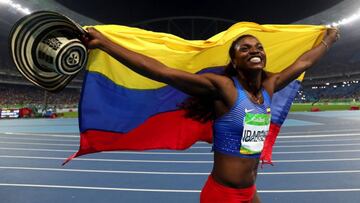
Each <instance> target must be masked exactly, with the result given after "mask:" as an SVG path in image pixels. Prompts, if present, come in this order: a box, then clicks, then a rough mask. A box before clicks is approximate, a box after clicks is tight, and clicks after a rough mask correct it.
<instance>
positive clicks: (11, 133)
mask: <svg viewBox="0 0 360 203" xmlns="http://www.w3.org/2000/svg"><path fill="white" fill-rule="evenodd" d="M1 134H5V135H31V136H42V137H69V138H80V135H79V134H78V135H65V134H45V133H21V132H20V133H13V132H2V133H1Z"/></svg>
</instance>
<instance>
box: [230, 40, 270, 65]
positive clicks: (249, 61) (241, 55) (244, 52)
mask: <svg viewBox="0 0 360 203" xmlns="http://www.w3.org/2000/svg"><path fill="white" fill-rule="evenodd" d="M232 63H233V65H234V66H235V67H236V69H245V70H262V69H263V68H265V64H266V54H265V51H264V48H263V46H262V44H261V43H260V42H259V40H258V39H256V38H255V37H252V36H248V37H244V38H243V39H241V40H240V41H239V42H238V43H237V44H236V45H235V57H234V59H233V60H232Z"/></svg>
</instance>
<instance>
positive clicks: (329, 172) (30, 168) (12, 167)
mask: <svg viewBox="0 0 360 203" xmlns="http://www.w3.org/2000/svg"><path fill="white" fill-rule="evenodd" d="M0 169H11V170H30V171H60V172H81V173H115V174H150V175H194V176H204V175H209V174H210V172H206V173H202V172H171V171H119V170H90V169H64V168H37V167H19V166H0ZM348 173H360V170H342V171H291V172H290V171H284V172H259V173H258V174H259V175H312V174H348Z"/></svg>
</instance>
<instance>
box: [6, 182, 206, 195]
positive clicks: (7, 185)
mask: <svg viewBox="0 0 360 203" xmlns="http://www.w3.org/2000/svg"><path fill="white" fill-rule="evenodd" d="M0 186H5V187H35V188H57V189H83V190H111V191H131V192H175V193H199V192H200V190H164V189H143V188H111V187H86V186H73V185H35V184H10V183H0Z"/></svg>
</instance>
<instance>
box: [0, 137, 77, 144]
mask: <svg viewBox="0 0 360 203" xmlns="http://www.w3.org/2000/svg"><path fill="white" fill-rule="evenodd" d="M0 139H9V140H31V141H53V142H74V143H79V140H74V139H73V140H70V139H67V140H65V139H46V138H25V137H6V136H0Z"/></svg>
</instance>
